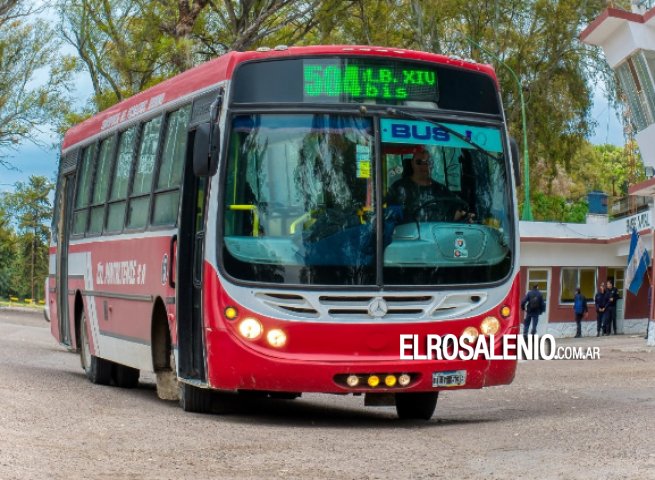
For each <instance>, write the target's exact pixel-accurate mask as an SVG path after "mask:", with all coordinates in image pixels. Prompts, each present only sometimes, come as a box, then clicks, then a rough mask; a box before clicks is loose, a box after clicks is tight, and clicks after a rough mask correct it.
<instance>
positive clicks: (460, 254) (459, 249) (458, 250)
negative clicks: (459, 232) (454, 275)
mask: <svg viewBox="0 0 655 480" xmlns="http://www.w3.org/2000/svg"><path fill="white" fill-rule="evenodd" d="M468 256H469V251H468V250H467V249H466V240H464V239H463V238H461V237H459V238H457V239H455V252H454V257H455V258H468Z"/></svg>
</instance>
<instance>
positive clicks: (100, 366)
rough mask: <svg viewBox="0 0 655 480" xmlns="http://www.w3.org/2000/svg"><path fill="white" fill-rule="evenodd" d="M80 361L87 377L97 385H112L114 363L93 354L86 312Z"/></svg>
mask: <svg viewBox="0 0 655 480" xmlns="http://www.w3.org/2000/svg"><path fill="white" fill-rule="evenodd" d="M80 337H81V338H80V340H81V342H82V346H81V348H80V361H81V363H82V369H83V370H84V373H85V374H86V377H87V378H88V379H89V380H90V381H91V383H95V384H97V385H109V384H110V383H111V371H112V366H113V363H112V362H110V361H109V360H105V359H103V358H98V357H96V356H95V355H92V354H91V344H90V342H89V333H88V330H87V326H86V315H85V314H84V312H82V314H81V318H80Z"/></svg>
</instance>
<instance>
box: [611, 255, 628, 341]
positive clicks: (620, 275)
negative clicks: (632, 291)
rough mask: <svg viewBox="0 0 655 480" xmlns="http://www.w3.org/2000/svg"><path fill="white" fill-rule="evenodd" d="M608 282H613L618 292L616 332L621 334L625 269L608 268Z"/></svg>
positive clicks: (623, 311)
mask: <svg viewBox="0 0 655 480" xmlns="http://www.w3.org/2000/svg"><path fill="white" fill-rule="evenodd" d="M607 278H608V280H614V286H615V287H616V288H617V289H618V290H619V295H620V296H621V299H620V300H619V301H618V303H617V304H616V331H617V332H621V333H623V319H624V318H625V308H624V305H625V300H624V298H625V269H624V268H608V269H607Z"/></svg>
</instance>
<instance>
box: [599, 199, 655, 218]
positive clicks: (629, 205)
mask: <svg viewBox="0 0 655 480" xmlns="http://www.w3.org/2000/svg"><path fill="white" fill-rule="evenodd" d="M611 202H612V203H611V205H610V209H609V211H610V216H611V217H612V218H613V219H617V218H621V217H628V216H630V215H634V214H635V213H639V212H643V211H644V210H648V209H649V208H650V205H651V202H652V199H651V197H636V196H634V195H629V196H627V197H617V198H614V199H613V200H612V201H611Z"/></svg>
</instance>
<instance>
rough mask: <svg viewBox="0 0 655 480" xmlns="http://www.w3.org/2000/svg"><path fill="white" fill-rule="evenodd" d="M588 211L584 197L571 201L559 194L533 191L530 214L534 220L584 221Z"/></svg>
mask: <svg viewBox="0 0 655 480" xmlns="http://www.w3.org/2000/svg"><path fill="white" fill-rule="evenodd" d="M588 211H589V206H588V205H587V202H586V199H585V200H583V199H580V200H577V201H575V202H572V201H569V200H567V199H566V198H565V197H563V196H561V195H546V194H544V193H541V192H537V193H535V195H534V197H533V199H532V214H533V216H534V219H535V220H536V221H541V222H544V221H557V222H566V223H584V222H585V219H586V216H587V212H588Z"/></svg>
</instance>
